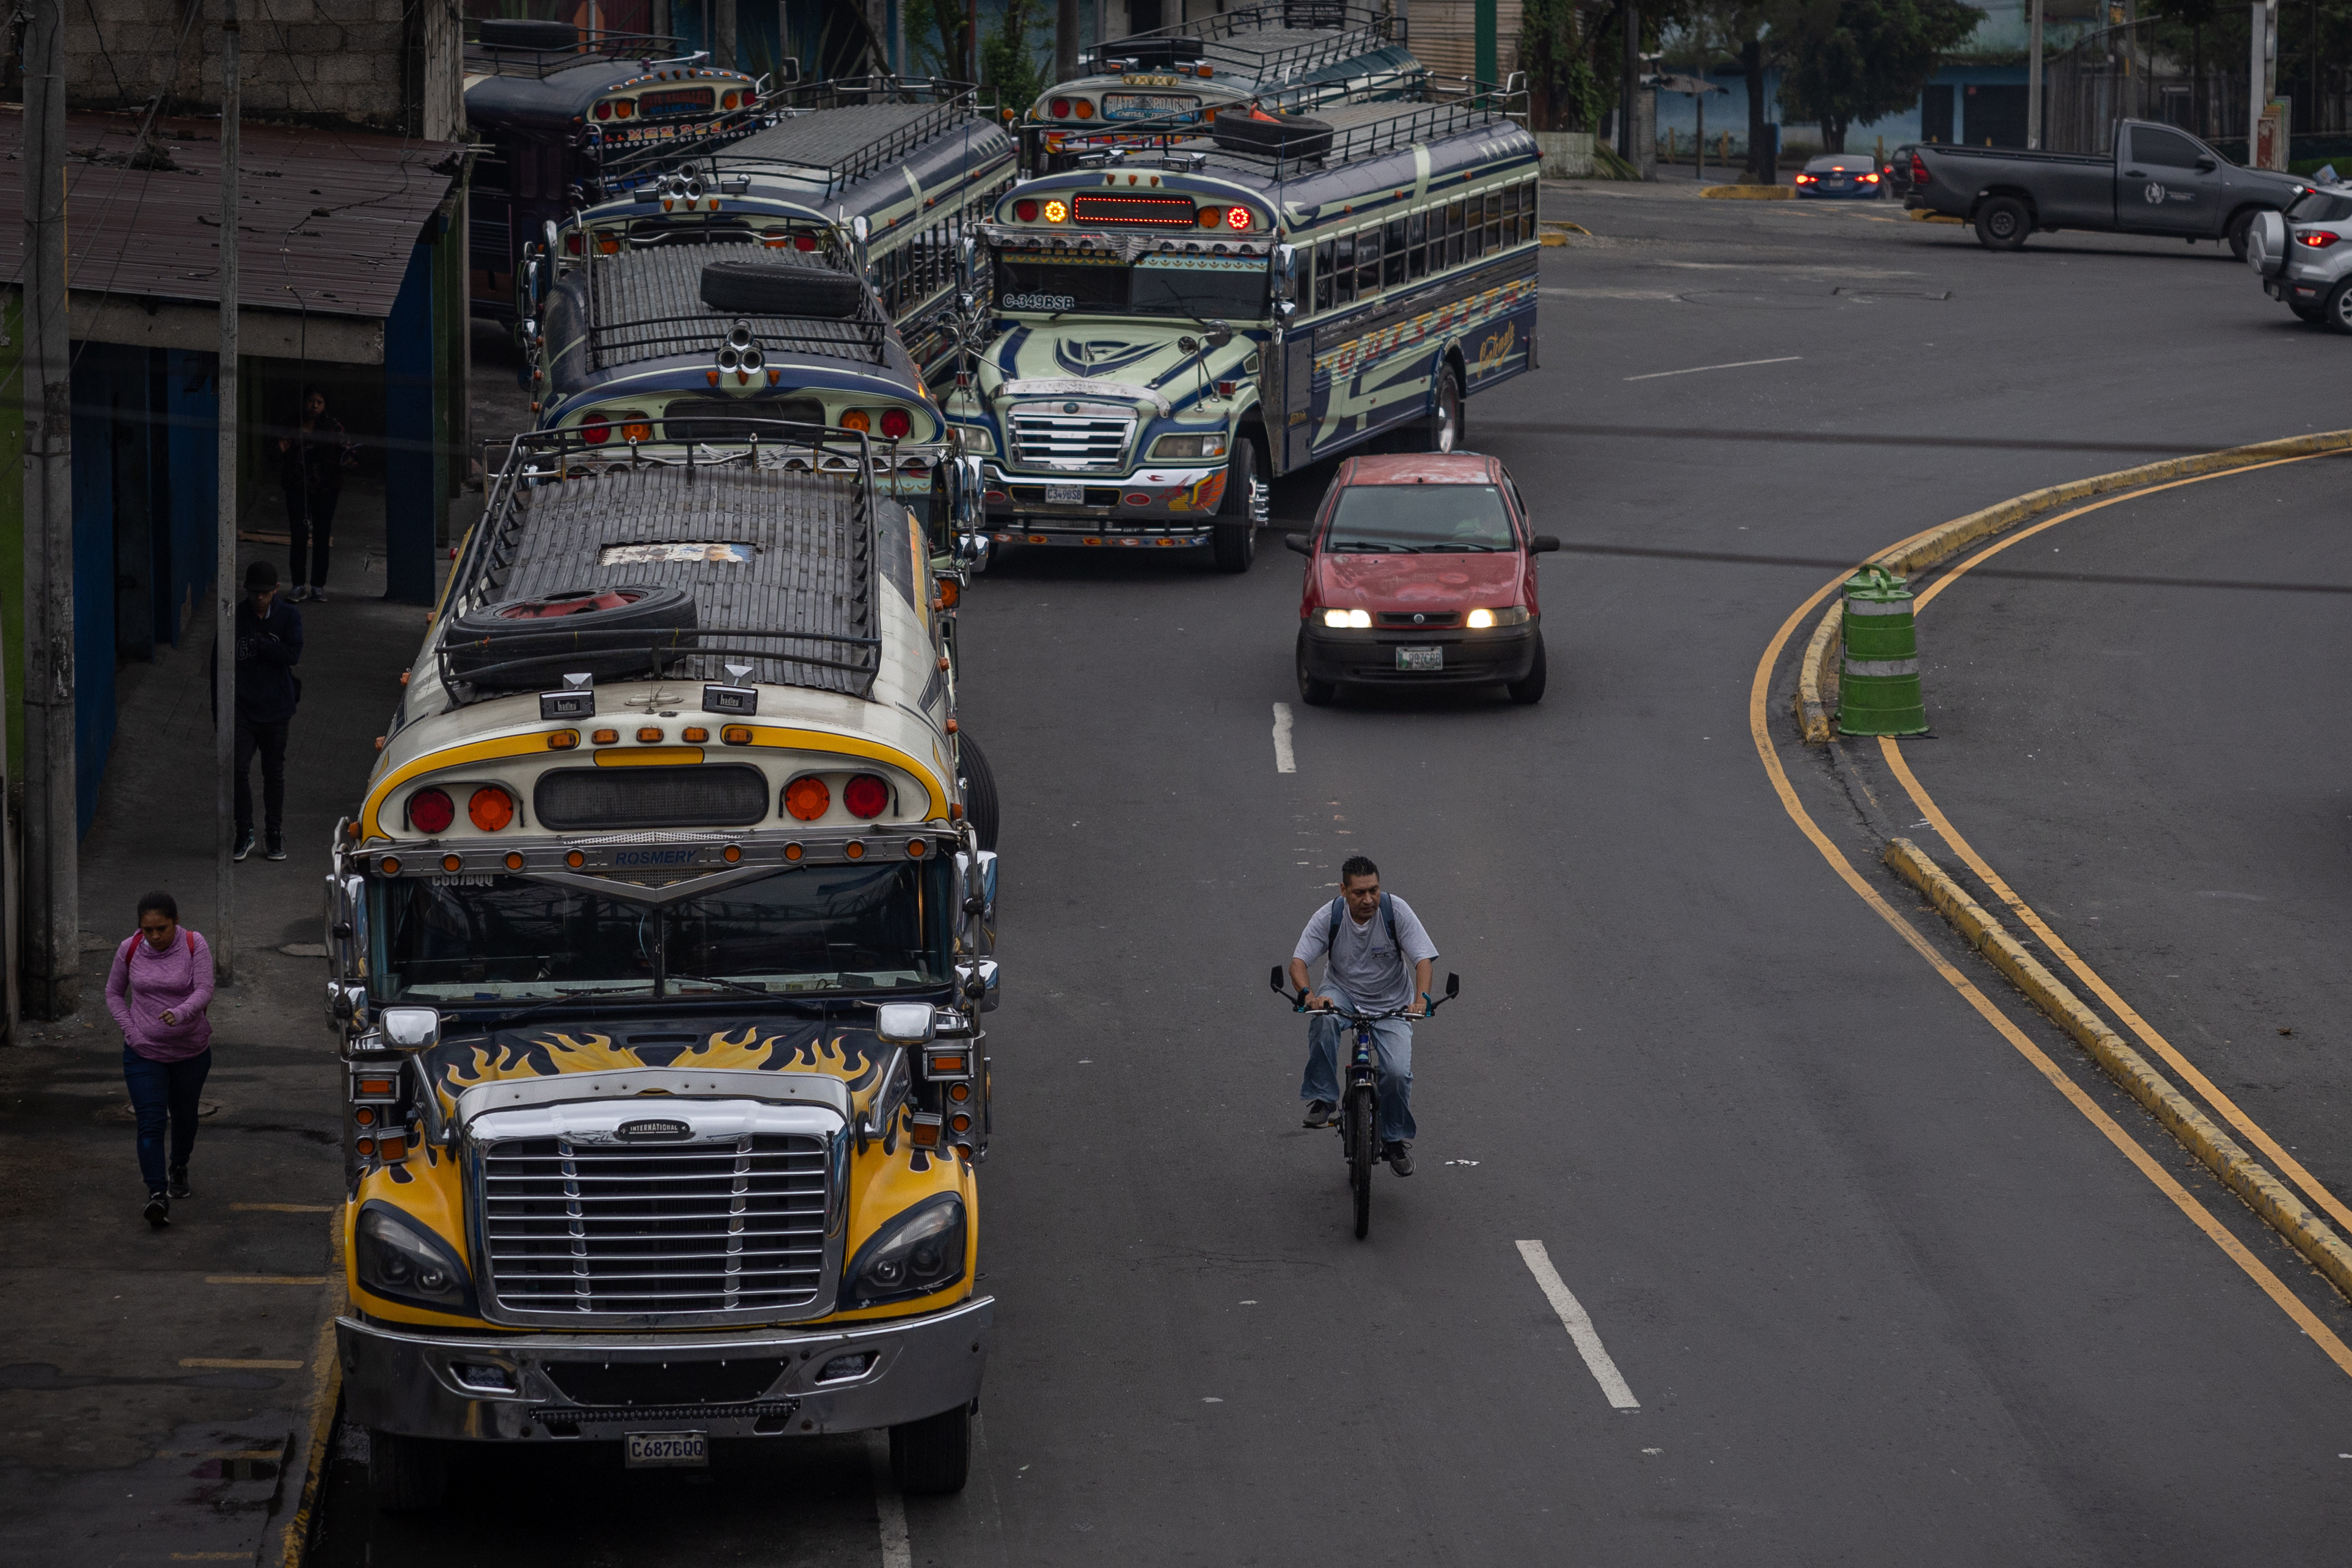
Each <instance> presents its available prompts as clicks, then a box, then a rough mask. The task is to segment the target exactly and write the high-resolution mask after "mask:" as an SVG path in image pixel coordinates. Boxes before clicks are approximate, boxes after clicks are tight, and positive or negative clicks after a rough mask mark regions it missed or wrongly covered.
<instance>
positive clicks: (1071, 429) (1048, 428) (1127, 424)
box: [1011, 408, 1135, 473]
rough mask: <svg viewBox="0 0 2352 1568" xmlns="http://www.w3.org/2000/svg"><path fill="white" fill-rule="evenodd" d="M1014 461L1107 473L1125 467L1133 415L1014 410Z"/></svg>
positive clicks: (1019, 465)
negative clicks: (1047, 412)
mask: <svg viewBox="0 0 2352 1568" xmlns="http://www.w3.org/2000/svg"><path fill="white" fill-rule="evenodd" d="M1011 424H1012V426H1013V465H1014V466H1015V467H1017V468H1060V469H1064V470H1066V471H1068V472H1072V473H1086V472H1102V473H1108V472H1110V471H1112V470H1114V469H1118V468H1123V467H1125V459H1126V457H1127V444H1128V442H1129V440H1131V439H1133V438H1134V436H1135V416H1133V415H1131V414H1129V415H1118V414H1045V413H1033V412H1030V411H1029V410H1027V409H1018V408H1016V409H1014V410H1013V416H1012V419H1011Z"/></svg>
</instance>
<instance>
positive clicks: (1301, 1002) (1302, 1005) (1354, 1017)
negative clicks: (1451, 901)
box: [1267, 963, 1462, 1024]
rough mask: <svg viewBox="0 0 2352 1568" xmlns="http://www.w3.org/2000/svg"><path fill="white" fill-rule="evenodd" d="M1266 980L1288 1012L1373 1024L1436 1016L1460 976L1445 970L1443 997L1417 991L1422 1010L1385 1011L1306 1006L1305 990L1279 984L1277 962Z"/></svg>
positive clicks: (1458, 984)
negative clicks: (1314, 1014) (1319, 1014)
mask: <svg viewBox="0 0 2352 1568" xmlns="http://www.w3.org/2000/svg"><path fill="white" fill-rule="evenodd" d="M1267 979H1268V981H1269V983H1270V984H1272V985H1273V986H1274V994H1276V995H1277V996H1282V997H1286V998H1288V1000H1289V1002H1290V1010H1291V1011H1292V1012H1294V1013H1328V1014H1330V1015H1331V1016H1333V1017H1335V1018H1339V1019H1342V1020H1344V1021H1345V1022H1347V1023H1350V1024H1377V1023H1380V1022H1381V1020H1383V1019H1386V1018H1414V1017H1419V1018H1434V1017H1436V1016H1437V1010H1438V1009H1439V1008H1440V1007H1443V1006H1444V1005H1445V1004H1447V1003H1448V1002H1451V1001H1453V1000H1454V998H1455V997H1456V996H1458V995H1460V994H1462V976H1460V975H1459V974H1455V973H1451V972H1448V973H1447V974H1446V976H1445V994H1444V995H1443V996H1436V997H1433V996H1431V995H1430V994H1429V993H1428V992H1426V991H1424V992H1423V993H1422V994H1421V1002H1422V1008H1423V1010H1422V1011H1421V1012H1419V1013H1410V1012H1407V1011H1406V1010H1405V1009H1403V1008H1402V1007H1399V1008H1396V1009H1393V1010H1392V1011H1390V1012H1386V1013H1343V1012H1341V1011H1340V1010H1339V1008H1337V1007H1309V1006H1308V1005H1307V993H1306V992H1305V991H1303V990H1302V991H1298V992H1295V993H1294V992H1293V991H1292V990H1291V989H1290V988H1289V987H1288V986H1286V985H1285V984H1283V983H1282V979H1283V973H1282V965H1280V964H1279V963H1277V964H1276V965H1275V966H1274V971H1273V973H1271V974H1270V975H1268V976H1267Z"/></svg>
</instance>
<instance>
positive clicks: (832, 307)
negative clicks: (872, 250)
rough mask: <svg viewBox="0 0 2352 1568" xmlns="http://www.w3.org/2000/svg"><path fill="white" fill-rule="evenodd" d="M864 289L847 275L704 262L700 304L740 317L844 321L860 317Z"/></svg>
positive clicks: (804, 267) (786, 264)
mask: <svg viewBox="0 0 2352 1568" xmlns="http://www.w3.org/2000/svg"><path fill="white" fill-rule="evenodd" d="M865 293H866V285H865V284H864V283H863V282H861V281H860V280H859V279H856V278H854V277H852V276H850V275H849V274H848V273H846V272H835V270H833V268H829V267H813V266H810V265H809V264H808V263H806V262H797V263H796V262H790V261H706V262H704V263H703V264H702V302H703V303H704V304H706V305H708V306H709V307H710V308H711V309H712V310H724V311H727V312H729V313H730V314H733V315H740V316H814V317H817V318H819V319H821V320H824V321H847V320H848V319H849V318H851V317H853V316H855V315H856V314H857V310H858V305H859V303H860V301H861V300H862V299H863V297H864V295H865Z"/></svg>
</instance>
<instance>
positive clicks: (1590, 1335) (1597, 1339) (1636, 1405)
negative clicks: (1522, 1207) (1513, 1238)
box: [1519, 1241, 1642, 1410]
mask: <svg viewBox="0 0 2352 1568" xmlns="http://www.w3.org/2000/svg"><path fill="white" fill-rule="evenodd" d="M1519 1256H1520V1257H1521V1258H1524V1259H1526V1261H1527V1266H1528V1273H1530V1274H1532V1275H1534V1276H1535V1277H1536V1284H1537V1285H1538V1286H1539V1287H1541V1288H1542V1290H1543V1293H1544V1297H1545V1299H1546V1300H1549V1301H1550V1302H1551V1310H1553V1311H1555V1312H1558V1313H1559V1321H1560V1325H1561V1326H1562V1327H1563V1328H1565V1329H1567V1330H1568V1337H1569V1338H1570V1340H1573V1341H1574V1342H1576V1349H1577V1353H1578V1354H1580V1355H1581V1356H1583V1357H1584V1364H1585V1366H1586V1367H1588V1368H1589V1369H1591V1373H1592V1381H1593V1382H1595V1383H1597V1384H1600V1385H1601V1393H1602V1394H1606V1395H1608V1397H1609V1403H1610V1404H1611V1405H1615V1406H1616V1407H1617V1408H1618V1409H1620V1410H1639V1409H1640V1408H1642V1402H1641V1401H1640V1400H1638V1399H1636V1398H1634V1397H1633V1390H1632V1389H1631V1388H1629V1387H1627V1386H1626V1385H1625V1376H1624V1373H1621V1372H1619V1371H1618V1370H1617V1363H1615V1362H1613V1361H1611V1360H1610V1359H1609V1351H1608V1348H1607V1347H1606V1346H1604V1345H1603V1344H1601V1333H1600V1331H1599V1330H1597V1329H1595V1328H1594V1327H1593V1326H1592V1318H1591V1314H1590V1313H1588V1312H1586V1311H1585V1310H1584V1308H1583V1306H1582V1304H1581V1303H1580V1302H1579V1301H1578V1300H1577V1299H1576V1298H1575V1296H1574V1295H1572V1294H1571V1293H1570V1290H1569V1289H1568V1284H1567V1282H1566V1281H1565V1280H1563V1279H1560V1277H1559V1269H1557V1268H1553V1267H1552V1266H1551V1255H1550V1254H1549V1253H1548V1252H1546V1251H1545V1250H1544V1244H1543V1243H1542V1242H1540V1241H1523V1242H1521V1243H1519Z"/></svg>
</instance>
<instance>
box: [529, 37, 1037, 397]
mask: <svg viewBox="0 0 2352 1568" xmlns="http://www.w3.org/2000/svg"><path fill="white" fill-rule="evenodd" d="M766 105H767V115H768V121H767V122H766V123H763V124H760V125H757V126H755V127H752V128H751V129H748V130H746V131H743V132H740V133H739V134H734V135H730V136H728V137H724V138H711V139H707V140H706V141H704V142H700V143H698V144H697V146H696V148H695V149H694V150H692V151H691V152H690V153H686V154H682V155H680V156H678V157H677V158H675V159H671V160H668V161H666V162H664V163H659V164H654V165H646V166H645V167H643V168H640V169H638V170H635V171H634V172H632V173H630V174H626V175H625V176H619V177H615V178H613V179H610V180H608V181H607V182H606V184H605V190H606V195H605V197H604V199H603V200H601V201H598V202H596V203H594V204H593V205H589V206H587V207H584V208H583V209H580V210H578V211H575V212H573V213H572V214H570V215H568V216H566V217H565V218H563V219H562V221H560V222H559V223H558V224H557V226H556V237H555V239H554V241H553V243H552V246H551V248H552V249H553V250H555V251H558V252H560V253H562V255H565V256H573V257H576V256H580V255H583V254H584V253H585V252H586V251H588V250H590V249H593V250H595V251H597V252H599V253H601V254H604V255H607V256H610V255H616V254H618V253H620V252H622V251H624V250H628V249H644V248H648V247H654V246H659V245H698V244H702V243H706V242H707V241H709V240H710V239H712V238H714V237H726V238H727V239H729V240H735V239H748V240H751V242H753V243H757V244H760V245H764V246H767V247H770V248H772V249H784V248H797V249H800V250H803V251H806V250H811V249H814V248H815V247H817V245H818V244H819V243H820V240H821V237H822V236H823V234H824V232H825V231H826V230H829V229H834V228H836V227H842V226H847V225H849V224H850V223H852V222H853V221H854V220H856V219H858V218H863V219H864V220H865V221H866V234H867V238H866V264H867V266H868V267H869V268H870V269H871V278H872V281H873V284H874V287H875V290H876V292H877V294H878V295H879V296H880V298H881V300H882V304H883V308H884V309H885V310H887V312H888V314H889V316H890V319H891V321H893V322H895V323H896V324H897V326H898V330H899V333H900V335H901V337H902V339H903V340H904V341H905V342H906V344H907V348H908V352H909V353H912V354H913V355H914V356H915V359H916V361H917V363H919V365H920V366H921V367H922V370H923V372H924V374H926V375H929V376H932V377H937V376H938V375H940V374H942V373H943V372H945V371H947V370H949V369H950V368H951V362H952V360H953V358H954V354H955V351H956V349H957V347H958V346H959V344H960V342H961V335H960V334H959V332H958V331H956V330H955V320H954V318H955V310H954V300H955V294H956V291H957V290H956V286H955V258H956V256H957V255H958V253H959V252H960V250H961V246H962V243H963V239H964V237H965V236H966V235H967V234H969V233H971V232H972V226H974V225H975V224H977V223H979V222H981V221H982V220H983V219H985V218H986V217H987V216H988V214H989V213H990V212H991V211H992V208H993V206H994V204H995V202H996V199H997V198H998V197H999V196H1001V195H1003V194H1004V192H1005V191H1006V190H1008V189H1010V188H1011V186H1012V184H1013V176H1014V163H1015V146H1014V142H1013V138H1012V137H1011V136H1010V135H1009V134H1007V132H1005V130H1004V128H1003V126H1002V125H1001V124H1000V123H999V122H998V121H997V118H996V115H995V113H994V112H993V111H992V110H991V109H990V108H989V107H988V106H986V105H984V104H982V101H981V100H980V95H979V94H978V92H976V91H975V90H974V89H972V88H971V86H970V85H969V84H967V83H963V82H953V81H932V80H921V79H886V78H878V77H861V78H850V79H837V80H831V81H824V82H812V83H805V84H803V85H802V86H799V87H794V88H787V89H780V90H779V91H777V92H775V93H773V94H772V95H771V96H770V97H769V99H768V100H766ZM526 313H528V312H527V310H526Z"/></svg>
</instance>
